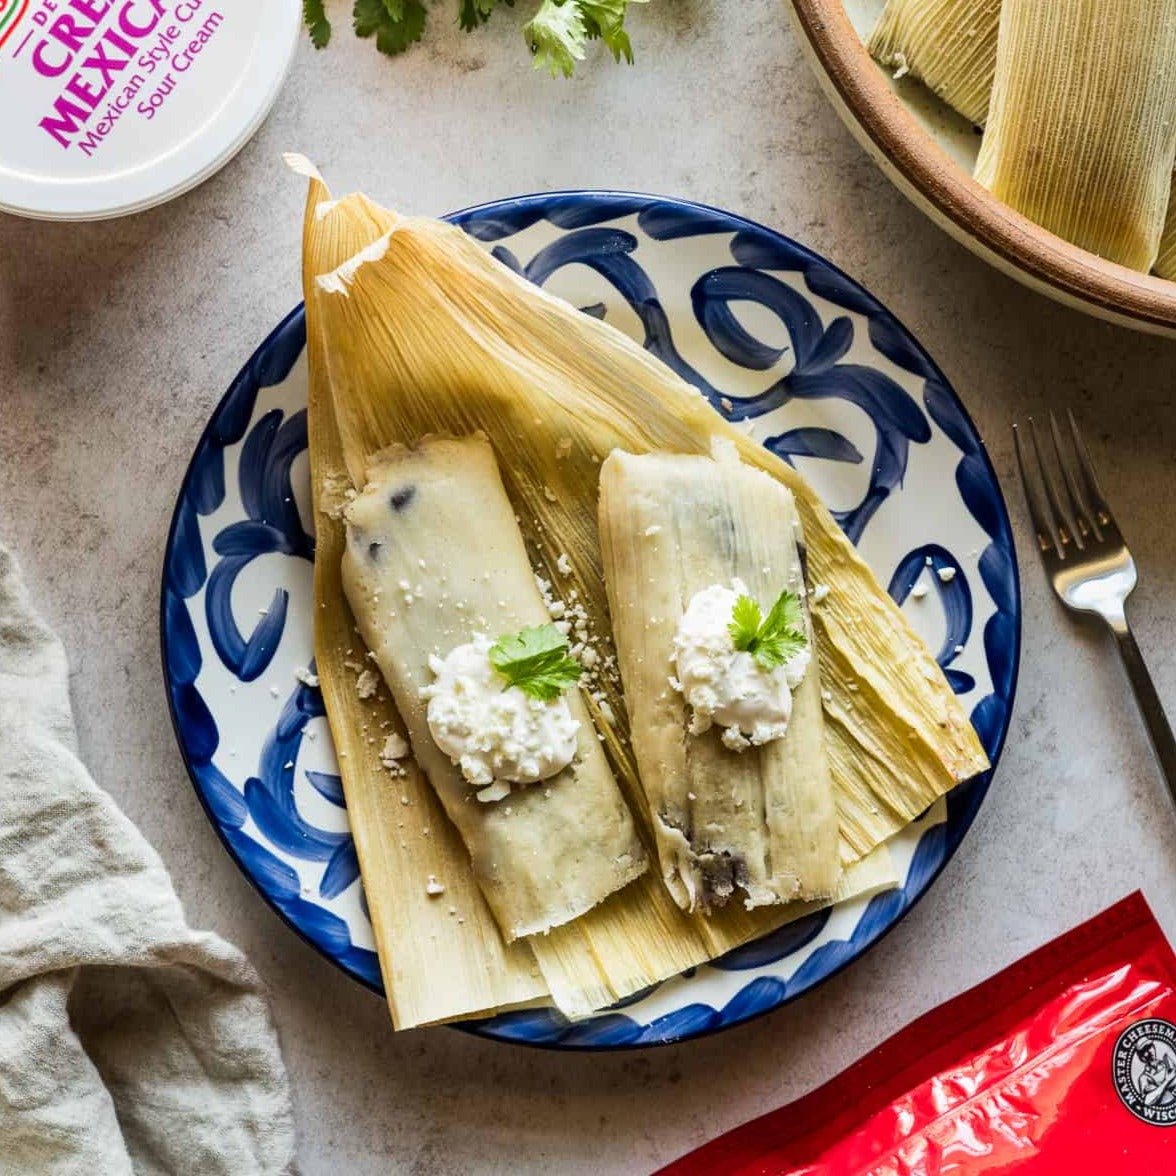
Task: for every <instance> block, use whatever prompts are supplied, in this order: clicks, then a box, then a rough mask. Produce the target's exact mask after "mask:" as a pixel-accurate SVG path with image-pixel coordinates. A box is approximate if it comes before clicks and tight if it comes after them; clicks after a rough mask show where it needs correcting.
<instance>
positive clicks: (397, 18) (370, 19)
mask: <svg viewBox="0 0 1176 1176" xmlns="http://www.w3.org/2000/svg"><path fill="white" fill-rule="evenodd" d="M427 15H428V12H427V10H426V9H425V5H424V3H423V0H355V6H354V8H353V9H352V23H353V24H354V26H355V32H356V35H357V36H360V37H370V36H372V35H373V34H375V38H376V48H377V49H379V51H380V52H381V53H386V54H388V55H389V56H392V55H394V54H396V53H403V52H404V50H405V49H407V48H408V47H409V45H411V44H412V43H413V42H414V41H419V40H420V39H421V37H422V36H423V35H424V32H425V18H426V17H427Z"/></svg>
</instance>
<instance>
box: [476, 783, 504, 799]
mask: <svg viewBox="0 0 1176 1176" xmlns="http://www.w3.org/2000/svg"><path fill="white" fill-rule="evenodd" d="M474 795H476V796H477V798H478V799H479V800H480V801H481V802H482V803H483V804H493V803H494V802H495V801H496V800H504V799H505V798H506V797H508V796H509V795H510V781H509V780H495V781H494V783H493V784H487V785H486V787H485V788H479V789H478V791H477V792H476V793H475V794H474Z"/></svg>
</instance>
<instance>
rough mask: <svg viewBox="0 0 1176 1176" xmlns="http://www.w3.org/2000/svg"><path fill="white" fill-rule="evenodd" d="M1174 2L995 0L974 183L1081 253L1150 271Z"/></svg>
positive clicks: (1158, 215)
mask: <svg viewBox="0 0 1176 1176" xmlns="http://www.w3.org/2000/svg"><path fill="white" fill-rule="evenodd" d="M1174 61H1176V0H1116V2H1115V3H1113V4H1110V3H1106V0H1068V2H1067V3H1064V4H1063V3H1043V2H1042V0H1004V4H1003V5H1002V8H1001V20H1000V35H999V44H998V49H997V65H996V78H995V83H994V86H993V92H992V102H991V104H990V110H989V116H988V125H987V128H986V130H985V132H984V139H983V142H982V143H981V145H980V156H979V158H978V160H977V161H976V178H977V179H978V180H979V181H980V183H982V184H983V185H984V186H985V187H987V188H988V189H990V190H991V191H992V193H993V194H994V195H996V196H998V197H999V198H1000V199H1001V200H1004V201H1005V202H1006V203H1008V204H1010V205H1012V207H1013V208H1015V209H1017V210H1018V211H1019V212H1021V213H1023V214H1024V215H1025V216H1027V217H1029V218H1030V219H1031V220H1033V221H1036V222H1037V224H1039V225H1041V226H1042V227H1044V228H1046V229H1049V230H1050V232H1053V233H1056V234H1057V235H1058V236H1059V237H1063V238H1065V239H1066V240H1067V241H1071V242H1073V243H1074V244H1075V245H1079V246H1081V247H1082V248H1084V249H1088V250H1090V251H1091V252H1092V253H1096V254H1098V255H1099V256H1100V257H1105V258H1107V259H1109V260H1111V261H1117V262H1119V263H1120V264H1121V265H1125V266H1129V267H1131V268H1132V269H1137V270H1149V269H1151V267H1152V265H1153V263H1154V262H1155V260H1156V257H1157V255H1158V253H1159V246H1160V234H1161V232H1162V230H1163V226H1164V216H1165V213H1166V210H1167V207H1168V199H1169V195H1170V193H1171V186H1172V165H1173V161H1174V160H1176V117H1173V112H1174V111H1176V68H1174V65H1173V62H1174Z"/></svg>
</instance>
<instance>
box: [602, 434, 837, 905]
mask: <svg viewBox="0 0 1176 1176" xmlns="http://www.w3.org/2000/svg"><path fill="white" fill-rule="evenodd" d="M795 519H796V505H795V503H794V501H793V498H792V494H791V493H790V492H789V491H788V490H787V489H786V488H785V487H784V486H782V485H781V484H780V483H779V482H777V481H776V480H775V479H774V478H772V477H770V476H769V475H767V474H765V473H764V472H763V470H756V469H752V468H750V467H749V466H746V465H744V464H743V463H741V462H740V461H739V459H738V457H736V456H735V455H734V453H733V452H732V453H731V454H730V456H729V457H728V458H727V459H726V460H713V459H711V458H709V457H687V456H683V455H679V454H665V453H656V454H643V455H641V456H634V455H632V454H628V453H622V452H620V451H617V452H614V453H612V454H611V455H610V456H609V457H608V459H607V460H606V461H605V463H604V465H603V466H602V467H601V472H600V540H601V547H602V550H603V557H604V579H605V584H606V587H607V589H608V599H609V608H610V613H611V616H612V622H613V632H614V634H615V638H616V644H617V657H618V660H619V662H620V667H621V677H622V680H623V683H624V687H625V698H626V701H627V704H628V708H629V718H630V720H631V722H632V741H633V749H634V752H635V753H636V757H637V764H638V767H639V768H640V771H641V783H642V786H643V789H644V792H645V796H646V798H647V799H648V802H649V810H650V817H651V820H652V822H653V828H654V833H655V835H656V837H657V846H658V856H659V859H660V862H661V869H662V877H663V878H664V879H665V883H666V885H667V887H669V890H670V893H671V894H673V896H674V898H675V900H676V901H677V903H678V905H679V906H680V907H682V908H683V909H684V910H693V909H694V908H695V906H696V905H700V906H702V908H703V909H704V910H705V909H708V908H710V907H711V906H713V905H716V904H717V905H722V904H724V903H725V902H726V901H727V898H728V896H730V895H731V894H732V893H733V892H734V891H735V890H736V889H740V890H742V891H743V893H744V895H745V896H746V897H745V903H746V905H747V906H748V907H754V906H763V905H766V904H772V903H779V902H789V901H793V900H795V899H797V898H802V899H813V898H827V897H828V896H829V895H831V894H832V893H833V891H834V889H835V887H836V885H837V880H838V876H839V875H840V873H841V863H840V858H839V854H838V845H837V842H838V831H837V811H836V807H835V805H834V800H833V782H832V780H831V778H830V776H829V759H828V756H827V755H826V753H825V724H824V717H823V714H822V710H821V683H820V673H819V667H818V665H817V663H816V660H815V659H814V660H813V662H812V664H811V665H810V666H809V669H808V673H807V674H806V675H805V677H804V680H803V681H802V682H801V683H800V685H799V686H798V687H797V688H796V691H795V694H794V698H793V710H792V716H791V719H790V721H789V724H788V730H787V732H786V733H785V735H784V737H783V738H782V739H777V740H774V741H772V742H771V743H767V744H765V745H763V746H761V747H749V748H746V749H745V750H742V751H732V750H731V749H729V748H728V747H726V746H725V745H724V743H723V741H722V739H721V737H720V736H721V734H722V732H721V731H720V729H719V728H716V727H712V728H711V729H710V730H709V731H706V732H705V733H703V734H700V735H687V734H686V730H687V727H688V726H689V722H690V716H689V713H688V707H687V705H686V701H685V699H684V698H683V697H682V694H681V693H680V692H679V691H678V690H676V689H674V688H673V687H672V686H671V684H670V682H669V676H670V675H671V674H672V673H673V670H674V664H673V655H674V638H675V634H676V632H677V628H678V622H679V621H680V620H681V618H682V615H683V613H685V611H686V606H687V605H688V604H689V602H690V598H691V597H692V596H693V595H694V594H695V593H696V592H701V591H702V590H703V589H704V588H708V587H710V586H711V585H712V584H724V585H726V584H729V583H730V582H731V580H732V579H733V578H738V579H739V580H740V581H742V583H743V584H744V585H745V586H746V588H747V590H748V592H749V594H750V595H751V597H752V598H753V599H754V600H758V601H760V602H761V603H762V604H763V607H764V608H765V609H766V608H768V607H769V606H770V604H771V602H772V601H774V600H775V599H776V597H777V596H778V595H779V594H780V592H781V590H783V589H788V590H790V591H792V592H795V593H796V594H797V595H798V596H799V597H800V598H801V599H802V600H804V598H805V583H804V572H803V570H802V566H801V560H800V554H799V549H798V547H797V540H798V539H799V538H800V536H799V535H794V533H793V532H794V529H795V530H796V531H799V524H797V523H796V522H795Z"/></svg>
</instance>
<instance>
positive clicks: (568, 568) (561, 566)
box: [555, 554, 572, 576]
mask: <svg viewBox="0 0 1176 1176" xmlns="http://www.w3.org/2000/svg"><path fill="white" fill-rule="evenodd" d="M555 570H556V571H557V572H559V574H560V575H561V576H570V575H571V574H572V561H571V560H570V559H568V557H567V555H566V554H563V555H561V556H560V557H559V559H557V560H556V561H555Z"/></svg>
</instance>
